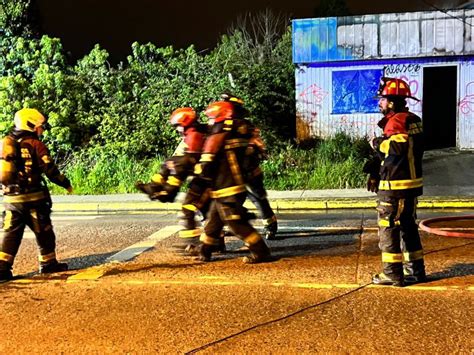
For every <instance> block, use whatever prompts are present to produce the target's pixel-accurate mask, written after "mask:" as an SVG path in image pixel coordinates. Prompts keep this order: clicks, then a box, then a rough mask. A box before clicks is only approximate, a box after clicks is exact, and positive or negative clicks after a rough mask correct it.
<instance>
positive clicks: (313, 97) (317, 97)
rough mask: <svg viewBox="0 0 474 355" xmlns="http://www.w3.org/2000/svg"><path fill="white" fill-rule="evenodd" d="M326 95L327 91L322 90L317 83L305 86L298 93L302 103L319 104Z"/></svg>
mask: <svg viewBox="0 0 474 355" xmlns="http://www.w3.org/2000/svg"><path fill="white" fill-rule="evenodd" d="M327 95H328V92H327V91H325V90H323V89H322V88H321V87H319V86H318V85H317V84H312V85H310V86H308V87H307V88H305V89H304V90H303V91H302V92H301V93H300V95H299V96H300V101H301V102H302V103H306V104H309V103H313V102H314V103H316V104H318V105H320V104H321V103H322V102H323V100H324V98H325V97H326V96H327Z"/></svg>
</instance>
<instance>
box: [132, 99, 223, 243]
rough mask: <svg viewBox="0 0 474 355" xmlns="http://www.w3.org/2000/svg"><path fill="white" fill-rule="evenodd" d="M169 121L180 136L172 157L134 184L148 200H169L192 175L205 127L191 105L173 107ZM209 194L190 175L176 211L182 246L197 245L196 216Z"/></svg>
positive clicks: (208, 191) (205, 210) (201, 183)
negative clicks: (149, 179)
mask: <svg viewBox="0 0 474 355" xmlns="http://www.w3.org/2000/svg"><path fill="white" fill-rule="evenodd" d="M170 123H171V125H172V126H173V127H175V128H176V130H177V131H178V132H179V133H180V134H181V135H182V138H183V139H182V141H181V142H180V144H179V145H178V147H177V148H176V150H175V152H174V153H173V156H172V157H171V158H169V159H167V160H166V161H165V163H164V164H163V165H162V168H161V171H160V173H158V174H155V175H154V176H153V177H152V181H151V182H150V183H148V184H143V183H140V182H139V183H137V187H138V188H139V189H140V190H142V191H143V192H145V193H147V194H148V195H149V197H150V198H151V199H152V200H159V201H161V202H173V201H174V200H175V198H176V195H177V194H178V192H179V189H180V187H181V186H182V184H183V183H184V182H185V181H186V179H187V178H188V177H192V175H193V171H194V166H195V165H196V163H197V162H198V161H199V157H200V155H201V150H202V146H203V143H204V139H205V133H206V130H207V126H206V125H203V124H201V123H199V122H198V119H197V115H196V112H195V111H194V109H192V108H191V107H183V108H178V109H176V110H174V111H173V112H172V114H171V116H170ZM209 193H210V188H209V186H207V185H206V181H205V180H203V179H201V178H199V177H192V180H191V182H190V184H189V188H188V191H187V193H186V196H185V198H184V202H183V205H182V207H181V214H180V224H181V225H182V226H183V227H184V228H183V230H181V231H180V232H179V237H180V238H182V241H183V243H182V247H183V249H186V248H189V247H191V248H192V247H194V246H197V245H198V244H199V237H200V235H201V233H202V229H201V228H200V227H199V226H198V224H197V221H196V217H197V214H198V212H199V213H201V214H203V215H205V214H206V212H207V208H208V207H209V200H210V197H209ZM224 248H225V245H224V244H223V239H222V241H221V247H220V250H221V251H223V249H224Z"/></svg>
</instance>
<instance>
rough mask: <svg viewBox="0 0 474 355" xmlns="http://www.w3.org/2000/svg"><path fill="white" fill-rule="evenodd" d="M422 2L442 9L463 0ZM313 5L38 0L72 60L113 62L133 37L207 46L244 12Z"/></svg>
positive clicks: (387, 8)
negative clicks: (95, 53)
mask: <svg viewBox="0 0 474 355" xmlns="http://www.w3.org/2000/svg"><path fill="white" fill-rule="evenodd" d="M426 1H427V2H430V3H432V4H435V5H436V6H437V7H440V8H445V9H446V8H450V7H453V6H452V5H451V4H453V5H456V4H458V3H462V2H463V1H462V0H460V1H456V0H452V1H439V0H438V1H436V0H426ZM318 4H319V0H237V1H229V2H225V1H222V0H221V1H215V0H214V1H211V0H201V1H200V0H197V1H193V0H190V1H179V0H39V8H40V16H41V19H42V20H41V22H42V27H43V30H44V32H45V33H46V34H48V35H50V36H53V37H59V38H61V41H62V43H63V46H64V48H65V49H66V50H67V51H68V52H70V53H71V54H72V56H73V58H76V59H77V58H81V57H82V56H84V55H85V54H87V53H89V51H90V50H91V49H92V47H93V46H94V44H96V43H99V44H100V45H101V47H102V48H105V49H106V50H107V51H108V52H109V54H110V59H111V61H112V62H117V61H120V60H124V59H125V58H126V56H127V55H128V54H130V46H131V44H132V43H133V42H134V41H138V42H140V43H148V42H152V43H154V44H156V45H157V46H159V47H163V46H167V45H173V47H175V48H182V47H187V46H189V45H191V44H194V45H195V46H196V48H197V49H199V50H205V49H211V48H213V47H214V46H215V45H216V43H217V42H218V41H219V38H220V36H221V35H222V34H225V33H226V32H227V30H228V28H229V27H230V26H231V25H232V24H235V22H236V20H237V18H238V17H239V16H242V15H244V14H246V13H249V12H258V11H263V10H265V9H266V8H269V9H271V10H272V11H273V12H275V13H280V14H284V15H287V17H288V18H308V17H313V14H314V10H315V8H317V6H318ZM346 4H347V5H348V7H349V9H350V11H351V12H352V14H353V15H358V14H368V13H372V14H373V13H387V12H405V11H423V10H432V8H430V7H429V6H428V5H426V3H425V2H424V1H423V0H347V1H346Z"/></svg>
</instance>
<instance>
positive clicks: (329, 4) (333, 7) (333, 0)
mask: <svg viewBox="0 0 474 355" xmlns="http://www.w3.org/2000/svg"><path fill="white" fill-rule="evenodd" d="M350 15H351V12H350V11H349V8H348V7H347V4H346V0H320V3H319V6H318V7H317V8H316V9H315V10H314V16H315V17H332V16H336V17H337V16H350Z"/></svg>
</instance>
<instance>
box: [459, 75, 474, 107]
mask: <svg viewBox="0 0 474 355" xmlns="http://www.w3.org/2000/svg"><path fill="white" fill-rule="evenodd" d="M459 111H461V113H462V114H463V115H468V114H470V113H471V112H474V82H473V81H471V82H470V83H468V84H467V85H466V88H465V95H464V97H463V98H462V99H461V100H460V101H459Z"/></svg>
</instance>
